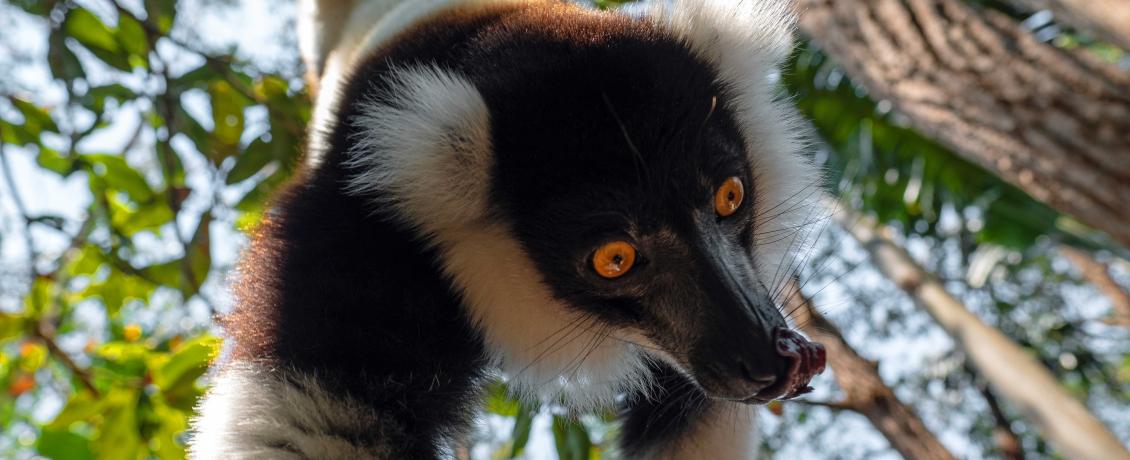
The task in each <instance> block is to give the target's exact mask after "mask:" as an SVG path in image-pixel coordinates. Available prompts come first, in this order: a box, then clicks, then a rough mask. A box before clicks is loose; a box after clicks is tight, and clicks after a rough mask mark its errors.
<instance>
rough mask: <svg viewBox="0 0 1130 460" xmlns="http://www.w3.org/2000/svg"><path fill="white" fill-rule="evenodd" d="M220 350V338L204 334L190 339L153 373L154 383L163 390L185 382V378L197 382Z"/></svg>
mask: <svg viewBox="0 0 1130 460" xmlns="http://www.w3.org/2000/svg"><path fill="white" fill-rule="evenodd" d="M219 352H220V339H219V338H218V337H215V336H212V335H204V336H201V337H197V338H195V339H192V340H189V341H188V342H185V343H183V344H181V346H180V347H179V348H178V349H177V350H176V351H175V352H174V353H173V355H172V356H171V357H170V358H169V360H168V362H166V363H165V364H164V365H163V366H161V367H160V369H158V370H157V372H155V373H154V374H153V383H154V384H156V385H157V387H158V388H160V389H161V390H163V391H168V390H169V389H171V388H173V387H175V386H177V385H180V384H183V383H184V382H182V381H184V380H189V381H190V382H188V383H191V382H195V381H196V379H197V378H199V377H200V376H201V375H204V373H205V372H207V370H208V363H209V362H210V361H211V360H212V358H214V357H215V356H216V355H217V354H219Z"/></svg>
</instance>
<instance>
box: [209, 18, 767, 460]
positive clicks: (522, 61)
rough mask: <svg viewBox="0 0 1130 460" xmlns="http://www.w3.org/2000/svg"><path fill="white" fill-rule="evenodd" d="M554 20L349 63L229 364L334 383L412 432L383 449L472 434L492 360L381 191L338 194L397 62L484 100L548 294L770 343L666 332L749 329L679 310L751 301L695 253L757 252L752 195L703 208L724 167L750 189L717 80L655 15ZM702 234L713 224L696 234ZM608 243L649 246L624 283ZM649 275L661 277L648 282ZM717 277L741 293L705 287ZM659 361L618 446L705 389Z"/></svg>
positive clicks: (625, 321) (267, 239)
mask: <svg viewBox="0 0 1130 460" xmlns="http://www.w3.org/2000/svg"><path fill="white" fill-rule="evenodd" d="M566 14H578V13H576V12H575V11H573V10H572V9H571V8H569V7H555V8H543V9H540V10H536V9H532V8H525V7H497V8H493V9H491V10H483V11H478V12H475V13H465V14H455V15H446V16H441V17H440V18H438V19H434V20H433V21H431V22H429V23H426V24H424V25H420V26H417V27H415V28H414V29H413V30H410V31H409V32H407V33H405V34H403V35H402V36H401V37H400V38H399V39H397V40H395V41H393V42H392V44H390V45H388V46H386V47H385V48H383V49H382V50H380V51H379V52H378V53H376V54H375V55H374V56H373V57H371V58H370V59H368V60H367V61H366V62H365V63H364V64H362V65H361V66H359V67H358V68H357V69H356V70H355V71H354V72H353V75H352V76H351V79H350V83H349V84H348V85H347V86H346V88H345V90H344V92H343V95H342V96H343V97H342V98H341V100H342V101H343V103H342V105H341V107H339V108H338V110H337V113H338V118H337V119H338V120H339V121H338V122H337V124H336V125H334V126H332V127H331V128H330V130H329V132H328V133H322V134H323V135H325V136H327V138H328V139H329V145H330V148H329V149H328V151H327V152H326V154H325V158H324V160H323V162H322V166H320V167H316V168H313V169H311V170H307V171H305V172H304V173H303V174H302V175H301V176H300V177H299V178H298V179H296V181H295V183H294V185H293V186H292V187H290V188H289V190H288V191H287V192H286V193H284V194H283V195H282V196H281V198H279V199H278V201H277V202H276V203H275V205H274V209H273V210H272V211H271V212H270V213H269V221H268V222H267V223H265V224H264V229H263V230H262V232H261V234H260V235H259V236H258V237H257V238H256V242H255V244H254V248H253V249H252V251H251V253H250V255H249V256H248V258H247V260H246V261H245V263H244V280H243V281H242V284H241V288H240V295H239V306H238V307H237V311H236V312H235V313H234V314H233V315H232V316H231V318H229V319H228V321H227V324H228V325H227V328H228V331H229V333H230V334H231V335H232V336H233V337H234V338H235V341H236V344H237V345H236V354H235V359H236V360H237V361H238V360H245V361H268V362H271V363H275V364H278V365H281V366H284V367H288V368H293V369H295V370H297V371H299V372H301V373H307V374H314V375H317V376H318V377H319V378H320V379H321V381H322V382H323V384H324V385H325V386H326V387H327V389H328V390H330V392H331V393H335V394H347V395H349V396H350V397H352V398H354V399H356V400H357V401H360V402H362V403H363V404H365V405H367V406H369V407H371V408H373V409H375V410H376V411H377V412H378V413H380V414H382V415H383V416H384V418H385V420H393V421H395V422H396V423H397V424H398V428H399V429H400V430H401V432H402V433H404V436H403V437H402V438H400V439H396V440H388V439H381V440H375V439H370V440H364V439H361V440H359V442H374V443H375V442H377V441H380V442H384V443H389V442H390V441H392V444H395V445H396V446H397V450H398V452H401V453H403V455H402V456H400V457H399V458H433V457H435V456H437V455H438V453H439V451H440V449H441V448H442V444H443V443H444V442H445V440H447V439H448V438H449V437H450V436H452V435H454V434H457V433H458V432H459V431H460V430H462V429H464V428H465V427H466V426H467V424H468V422H469V421H470V419H471V417H472V414H473V410H474V409H475V401H477V397H478V391H479V384H480V382H481V380H482V377H483V375H484V372H485V369H486V366H487V364H488V362H487V357H486V353H485V350H484V345H483V342H482V339H481V337H480V336H479V334H478V332H477V331H476V330H475V329H474V328H473V327H472V325H471V324H470V323H469V321H468V317H467V312H466V310H465V309H464V308H463V307H462V306H461V304H460V299H459V297H458V294H457V293H455V292H454V290H453V288H452V286H451V284H450V282H449V281H448V280H446V279H444V277H443V276H442V275H441V274H440V270H439V267H438V259H437V257H438V256H437V254H436V253H435V252H434V251H433V250H430V249H428V248H427V247H426V246H425V245H424V244H422V243H421V239H422V235H417V234H414V233H412V232H411V231H410V230H408V229H406V228H404V227H403V226H402V225H400V224H398V223H397V222H398V220H397V219H395V218H394V217H393V216H391V215H389V214H388V213H387V212H388V211H387V210H384V209H374V205H373V203H374V202H376V201H378V200H377V199H376V198H378V197H374V196H371V195H369V196H353V195H350V194H348V193H346V192H345V191H344V186H345V184H346V182H347V181H348V180H349V179H350V178H351V177H354V176H355V175H357V174H359V173H360V172H361V171H355V170H351V169H350V168H349V167H347V166H346V163H345V160H346V159H347V155H348V153H349V151H350V149H351V147H352V145H353V142H354V141H355V140H356V139H357V136H358V135H360V131H359V130H360V128H358V127H357V126H354V125H353V124H351V121H352V120H354V119H356V118H357V117H358V115H359V114H360V110H361V107H360V104H359V103H360V102H362V101H366V100H371V99H372V98H374V97H376V98H381V97H382V96H387V94H386V93H387V91H388V90H389V87H390V84H389V81H388V77H389V75H390V69H392V68H394V67H399V68H404V67H411V66H413V65H418V64H436V65H438V66H439V67H440V68H443V69H446V70H449V71H452V72H454V73H456V74H458V75H461V76H463V77H464V78H466V79H467V80H469V81H470V82H472V83H473V84H474V86H475V87H476V88H478V89H479V91H480V92H481V94H482V95H483V97H484V99H485V100H486V102H487V106H488V107H489V109H490V114H491V126H492V130H493V132H492V140H493V142H494V147H495V155H496V156H495V161H496V169H495V170H494V171H492V193H493V198H494V200H493V201H494V204H495V206H497V208H496V209H495V211H496V212H498V213H499V214H500V215H503V216H506V218H507V220H508V221H510V222H512V223H513V228H514V230H515V232H516V233H517V236H518V238H519V239H520V241H521V242H522V244H523V245H524V247H525V249H526V250H527V251H528V253H529V254H530V255H531V257H532V258H533V259H534V261H535V263H536V264H537V265H538V268H539V270H540V271H541V272H542V274H543V276H544V277H545V279H546V280H547V282H548V284H549V285H550V286H551V287H552V289H553V291H554V293H555V294H556V295H557V296H559V297H560V298H562V299H565V300H567V301H568V302H569V303H570V304H573V305H576V306H578V308H583V309H586V310H587V311H588V312H590V313H593V314H595V315H598V316H599V317H601V318H602V319H603V320H604V321H606V322H607V323H610V324H622V325H632V326H637V327H639V328H640V329H642V330H648V331H653V335H654V336H653V337H651V339H653V340H655V341H656V342H658V343H661V344H663V345H664V346H665V347H666V348H668V349H672V350H681V351H684V352H686V354H687V355H688V356H689V355H696V354H697V355H705V354H711V353H714V354H717V353H718V351H719V350H722V351H724V352H725V353H730V352H732V351H733V350H735V349H742V350H745V349H750V350H754V352H757V350H772V346H771V344H770V343H769V342H768V340H769V338H768V337H767V336H764V334H761V335H758V334H757V333H756V331H755V332H754V333H753V334H744V335H745V336H749V337H751V338H750V339H748V341H747V342H748V343H746V342H743V343H741V344H738V345H735V343H733V342H727V340H731V341H732V340H736V339H733V337H732V334H726V335H727V337H723V339H724V340H719V341H715V342H712V343H708V342H706V341H694V342H691V341H686V340H684V341H678V340H677V339H676V338H678V337H683V338H687V337H691V338H694V334H693V332H688V331H689V330H691V329H694V328H696V327H697V326H696V324H699V323H711V324H713V323H726V324H728V326H727V327H733V328H739V329H740V328H742V327H746V329H745V330H747V331H749V330H751V328H752V326H749V325H754V324H757V323H756V322H755V321H754V320H753V319H752V318H754V317H756V316H757V315H758V313H757V312H753V311H748V312H746V311H745V310H740V312H739V313H735V314H737V315H738V316H734V317H732V318H731V317H725V316H716V315H714V314H713V313H711V312H710V311H708V310H704V309H699V310H687V309H684V308H682V307H684V305H683V304H682V303H680V302H683V303H686V302H687V298H688V297H696V296H697V297H699V298H702V299H703V300H702V303H704V304H713V303H718V302H722V303H733V304H734V305H735V306H738V307H740V308H745V309H748V308H751V307H750V305H748V303H747V301H748V300H749V299H748V296H747V298H746V299H745V300H744V301H743V299H741V298H738V297H734V298H726V299H721V298H715V297H717V296H718V295H720V294H718V293H717V292H711V291H709V290H707V289H706V288H704V287H703V282H704V280H707V279H717V278H718V276H717V275H718V274H717V273H713V272H711V271H710V270H711V269H710V267H712V266H714V264H716V263H717V261H716V260H712V259H710V258H709V257H707V256H705V255H704V254H705V253H707V252H715V253H730V254H732V255H736V254H743V253H744V254H748V252H749V251H750V250H751V249H752V248H751V245H752V237H751V234H750V230H749V229H750V228H751V226H752V215H751V214H750V209H752V206H745V208H744V209H743V211H742V212H741V213H739V214H738V215H735V216H732V217H731V218H728V219H726V220H722V219H716V218H715V217H714V215H713V211H712V210H711V208H710V203H711V196H712V194H713V191H714V190H715V188H716V187H717V186H718V185H719V184H720V183H721V181H722V180H724V179H725V178H727V177H729V176H738V177H741V178H743V180H744V181H745V182H746V184H747V190H750V191H752V190H753V187H752V180H753V179H752V174H751V171H750V169H749V165H748V164H747V160H746V158H745V155H744V152H745V146H744V145H743V143H742V140H741V137H740V136H739V135H738V130H737V128H736V123H735V121H734V119H733V115H732V114H730V113H729V112H728V111H727V110H726V109H725V108H724V101H725V100H726V98H727V97H728V95H727V89H726V88H724V87H722V86H721V85H720V84H719V83H718V82H717V77H716V75H715V72H714V70H713V69H712V68H711V67H710V66H708V65H707V64H705V63H703V62H702V61H701V60H699V59H697V58H695V57H694V56H693V55H692V54H691V53H690V51H688V49H687V47H686V45H685V44H683V43H681V42H680V41H678V40H676V39H674V38H671V37H669V36H667V35H665V34H663V33H661V32H659V31H658V30H656V28H655V27H654V26H651V25H648V24H646V23H645V22H642V21H635V20H630V19H628V18H626V17H621V16H614V15H595V14H590V16H587V17H586V19H584V20H570V22H566V23H561V22H560V21H561V20H562V17H563V16H562V15H566ZM585 14H589V13H585ZM378 193H379V192H378ZM747 200H750V201H752V200H753V197H752V196H750V197H747ZM703 216H708V217H703ZM704 226H705V227H709V228H711V229H712V230H711V231H712V232H713V233H716V234H717V235H719V236H718V237H717V238H716V239H715V240H710V241H706V240H704V239H703V238H701V237H700V236H699V233H701V231H702V228H704ZM613 237H627V238H631V239H632V240H633V241H636V242H637V244H638V245H639V246H640V248H641V254H642V255H643V259H642V260H641V262H640V264H639V266H638V268H637V269H636V270H635V271H634V272H633V273H632V274H630V275H628V276H627V277H625V278H624V279H623V280H619V281H618V282H616V283H611V282H609V281H607V280H603V279H600V278H599V277H596V276H595V274H594V273H592V270H591V268H590V267H589V266H588V265H587V261H588V254H589V253H590V252H591V250H592V248H593V247H594V246H595V245H596V244H598V243H599V242H601V241H602V240H606V239H609V238H613ZM727 257H728V256H727ZM562 261H570V262H569V263H563V262H562ZM672 261H683V262H686V263H687V264H689V265H676V266H672V265H671V264H669V263H666V262H672ZM743 263H744V264H745V265H744V267H745V268H746V269H747V271H748V269H749V262H748V261H746V262H743ZM688 274H689V275H688ZM739 275H740V277H742V278H743V279H742V281H749V280H750V279H751V277H752V275H751V274H750V273H741V274H739ZM714 282H715V283H716V282H717V281H714ZM657 284H665V287H664V289H662V290H661V291H662V293H660V294H653V292H655V291H656V290H657V289H656V285H657ZM708 287H711V288H712V287H713V286H708ZM726 287H729V288H733V286H722V287H719V289H718V290H717V291H718V292H722V291H724V290H725V289H723V288H726ZM727 292H734V291H732V290H730V291H727ZM743 295H745V294H743ZM645 302H647V303H649V304H654V305H660V307H659V311H650V310H648V309H645V308H643V307H642V304H643V303H645ZM739 304H740V305H739ZM735 311H738V310H735ZM774 311H775V310H774ZM688 312H689V313H688ZM712 315H714V316H712ZM735 318H736V319H735ZM777 318H779V314H778V316H777ZM747 326H749V327H747ZM761 326H762V327H768V326H770V325H768V324H763V325H761ZM673 340H674V341H673ZM696 347H698V348H696ZM704 347H705V348H704ZM722 367H725V366H722ZM738 367H739V368H740V365H739V366H738ZM742 371H743V370H742V369H737V370H735V369H728V370H727V369H723V370H717V369H714V370H712V371H711V372H718V373H719V375H718V378H724V377H728V376H730V375H731V374H734V373H736V372H742ZM772 371H773V372H777V371H778V369H773V370H772ZM654 372H655V378H656V381H658V382H659V383H660V384H661V385H663V386H664V387H666V388H667V390H668V392H667V395H668V397H667V398H666V399H664V400H663V401H660V402H653V401H648V400H645V399H642V398H639V397H634V398H631V399H630V402H631V405H630V407H629V408H628V409H627V411H626V414H627V416H626V419H625V423H626V426H625V430H624V434H625V439H624V445H625V446H627V448H628V449H629V450H631V451H635V452H642V451H643V450H645V449H646V448H647V446H649V445H652V444H653V443H655V442H658V440H660V439H668V440H669V439H670V438H671V437H672V436H676V435H678V434H680V433H683V432H685V430H686V429H687V426H686V425H685V424H682V423H689V422H682V423H681V422H680V421H678V420H677V419H675V418H671V417H669V415H670V414H685V415H688V416H691V415H694V414H695V413H696V412H699V410H700V408H701V407H702V405H701V404H699V403H696V402H701V400H702V399H703V393H702V389H700V388H699V387H698V386H696V385H695V384H693V383H690V382H689V381H688V380H687V379H686V377H683V376H682V375H679V374H678V373H676V372H675V371H673V370H672V369H670V368H669V367H668V366H666V365H661V366H659V365H657V366H656V367H655V368H654ZM744 372H747V373H748V369H746V370H744ZM656 418H658V422H653V421H652V420H653V419H656ZM656 423H658V425H656ZM385 432H386V433H387V431H385Z"/></svg>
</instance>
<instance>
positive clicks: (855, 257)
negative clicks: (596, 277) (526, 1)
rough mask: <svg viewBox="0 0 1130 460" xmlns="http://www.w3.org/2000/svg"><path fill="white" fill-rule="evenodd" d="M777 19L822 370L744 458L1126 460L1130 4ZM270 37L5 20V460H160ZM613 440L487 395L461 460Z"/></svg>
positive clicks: (583, 423)
mask: <svg viewBox="0 0 1130 460" xmlns="http://www.w3.org/2000/svg"><path fill="white" fill-rule="evenodd" d="M592 3H593V6H594V7H599V8H608V7H614V6H617V4H620V3H626V2H614V1H596V2H592ZM627 3H630V2H627ZM799 3H800V4H801V6H802V14H801V20H800V33H799V34H798V37H797V45H796V51H795V53H794V54H793V56H792V58H791V59H790V60H789V61H788V62H787V63H786V66H785V68H784V70H783V72H781V73H780V74H778V75H774V79H775V80H776V82H777V83H778V84H779V87H780V92H781V97H784V98H790V99H791V100H793V101H795V103H796V105H797V107H798V108H799V110H800V111H801V112H803V113H804V114H805V115H806V116H807V117H808V118H809V119H810V120H811V121H812V128H813V134H814V136H813V137H814V139H813V140H814V142H813V144H814V145H813V147H812V149H811V154H812V155H813V158H814V161H816V162H817V163H819V164H820V165H821V166H822V167H823V168H824V169H825V170H826V171H827V172H828V176H829V185H828V187H827V190H816V189H813V190H812V191H811V193H812V194H814V195H816V194H825V195H826V198H825V199H824V202H825V203H827V205H826V207H825V208H824V209H823V210H817V211H815V212H814V213H813V216H812V219H811V222H810V224H811V225H809V226H807V227H805V228H804V229H797V230H796V231H795V232H791V233H789V234H784V235H781V237H782V238H791V239H792V240H794V241H796V242H797V244H798V245H801V244H802V243H804V244H805V245H808V246H811V247H812V251H810V252H808V253H806V254H807V255H805V256H802V257H798V258H797V259H796V260H794V261H792V263H791V264H789V267H790V268H792V269H793V271H795V272H796V273H797V275H798V276H797V280H796V282H794V283H792V284H789V285H788V286H786V288H785V289H784V291H783V292H782V293H781V294H783V295H782V296H781V297H782V299H783V305H782V308H783V309H784V310H785V311H786V312H787V313H789V314H790V315H791V316H792V317H793V319H794V321H795V324H796V325H797V326H798V327H799V328H800V329H802V330H804V331H805V332H806V333H807V334H809V335H810V336H812V337H813V338H814V339H816V340H818V341H821V342H823V343H825V344H826V345H827V346H828V349H829V353H830V359H829V360H830V364H831V370H830V372H826V373H825V374H824V375H823V376H822V377H820V378H818V379H816V381H815V382H814V384H815V386H816V387H817V391H816V392H815V393H813V394H811V395H808V396H806V397H804V398H803V399H801V400H795V401H788V402H784V403H773V404H770V405H769V406H766V407H765V408H764V409H763V410H760V420H761V430H762V432H763V433H762V434H763V447H762V449H763V451H764V455H765V457H767V458H828V459H836V458H842V459H862V458H867V459H894V458H900V457H901V458H912V459H918V458H923V459H949V458H969V459H979V458H1005V459H1021V458H1032V459H1041V458H1087V457H1090V458H1110V459H1118V458H1130V454H1128V453H1127V450H1126V445H1127V444H1128V443H1130V262H1128V259H1130V250H1128V248H1130V204H1128V203H1130V57H1128V55H1127V54H1126V50H1130V2H1127V1H1125V0H1001V1H979V0H800V1H799ZM294 14H295V7H294V3H293V2H292V1H291V0H246V1H242V2H241V1H235V0H2V1H0V458H12V459H28V458H52V459H94V458H100V459H102V458H105V459H150V458H160V459H177V458H183V457H184V455H185V451H184V441H185V436H186V435H185V430H186V427H187V422H188V420H189V418H190V417H191V416H192V412H193V406H194V404H195V402H196V400H197V398H199V397H200V395H201V394H202V392H203V391H204V388H205V387H206V385H207V381H208V376H207V366H208V364H209V362H210V361H211V360H213V359H215V358H216V357H217V356H218V355H219V353H220V349H221V344H222V339H221V336H222V331H221V330H219V329H218V328H217V327H216V326H215V323H214V320H213V319H214V317H215V315H219V314H223V313H224V312H226V311H228V310H229V309H230V308H231V298H230V295H229V294H228V292H227V291H226V290H225V283H226V280H227V279H229V278H228V277H229V276H230V274H231V272H232V267H233V265H234V263H235V261H236V260H237V258H238V255H239V252H240V250H241V248H242V247H243V246H244V245H245V244H246V243H247V239H248V236H247V235H248V232H250V231H252V230H253V229H254V228H255V226H256V225H257V223H258V222H259V219H260V216H261V215H262V213H263V210H264V205H265V203H266V202H267V200H268V198H269V196H270V195H271V192H272V191H273V190H275V189H277V188H278V187H279V186H280V185H281V184H283V183H285V182H286V180H287V178H288V177H289V176H290V175H291V174H292V173H293V172H294V170H295V168H297V167H298V166H299V165H300V161H301V154H302V140H303V138H304V137H305V126H306V123H307V121H308V120H309V117H310V100H309V98H308V94H307V92H306V90H305V88H304V83H303V80H302V73H303V70H302V69H301V65H300V63H299V60H298V58H297V46H296V44H295V37H294V31H293V29H294V27H293V24H294ZM613 415H614V414H611V413H594V414H588V413H586V414H577V413H570V412H569V411H567V410H566V409H564V408H562V407H557V406H552V405H547V406H531V405H526V404H521V403H518V402H516V401H513V400H511V399H510V398H509V397H508V396H507V391H506V389H505V384H504V383H501V382H500V383H499V384H497V385H495V386H493V387H492V388H491V389H490V397H489V398H488V402H487V404H486V405H485V407H484V417H483V419H482V422H481V423H480V426H479V427H478V429H477V430H476V433H475V434H474V436H472V437H471V438H469V439H467V440H465V442H464V443H463V447H461V448H460V449H459V452H458V454H459V456H460V457H470V458H476V459H495V458H514V457H517V458H534V459H541V458H549V459H551V458H556V457H558V456H559V457H560V458H563V459H597V458H616V455H615V452H614V451H613V449H611V446H612V445H613V444H614V442H613V441H612V440H613V438H614V437H615V433H616V430H617V427H616V426H615V423H613V422H612V420H613ZM1096 452H1097V454H1096Z"/></svg>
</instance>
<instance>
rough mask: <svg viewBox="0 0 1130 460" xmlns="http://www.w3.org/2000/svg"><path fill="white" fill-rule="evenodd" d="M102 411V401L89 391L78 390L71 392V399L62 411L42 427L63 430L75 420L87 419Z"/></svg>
mask: <svg viewBox="0 0 1130 460" xmlns="http://www.w3.org/2000/svg"><path fill="white" fill-rule="evenodd" d="M101 412H102V401H100V400H98V399H97V398H95V397H94V396H93V395H92V394H90V392H89V391H78V392H75V393H72V394H71V399H70V400H68V401H67V405H66V406H64V407H63V410H62V412H59V415H56V416H55V420H52V421H51V423H49V424H47V425H46V426H45V427H44V428H45V429H50V430H59V431H65V430H67V428H68V427H70V426H71V425H72V424H74V423H75V422H83V421H87V420H89V419H90V418H91V417H94V416H96V415H98V414H99V413H101Z"/></svg>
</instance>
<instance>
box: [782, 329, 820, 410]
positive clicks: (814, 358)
mask: <svg viewBox="0 0 1130 460" xmlns="http://www.w3.org/2000/svg"><path fill="white" fill-rule="evenodd" d="M773 334H774V337H775V339H776V346H777V354H779V355H781V356H784V357H786V358H791V359H790V360H789V370H788V373H787V374H786V375H787V377H786V379H787V386H786V387H785V393H784V396H782V397H781V399H790V398H795V397H797V396H800V395H802V394H805V393H808V392H810V391H812V387H810V386H808V382H809V381H811V380H812V377H814V376H816V375H817V374H819V373H821V372H824V365H825V363H826V358H827V355H826V353H825V351H824V346H823V345H820V344H818V343H815V342H809V341H808V339H806V338H804V336H802V335H800V334H798V333H796V332H794V331H793V330H791V329H787V328H783V327H782V328H777V330H775V331H774V332H773Z"/></svg>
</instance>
